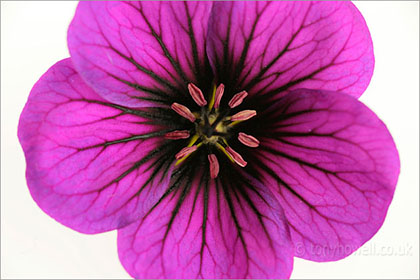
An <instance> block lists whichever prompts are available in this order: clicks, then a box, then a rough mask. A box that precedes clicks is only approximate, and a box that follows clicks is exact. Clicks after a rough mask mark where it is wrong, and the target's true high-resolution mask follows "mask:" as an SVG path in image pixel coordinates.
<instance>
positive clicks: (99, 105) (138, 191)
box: [18, 59, 170, 233]
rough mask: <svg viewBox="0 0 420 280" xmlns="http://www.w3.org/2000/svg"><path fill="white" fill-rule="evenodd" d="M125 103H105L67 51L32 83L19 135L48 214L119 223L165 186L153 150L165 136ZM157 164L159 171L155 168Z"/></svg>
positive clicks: (87, 228)
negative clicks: (67, 57)
mask: <svg viewBox="0 0 420 280" xmlns="http://www.w3.org/2000/svg"><path fill="white" fill-rule="evenodd" d="M134 112H135V111H133V110H130V109H128V108H125V107H122V106H117V105H113V104H110V103H107V102H106V101H104V100H103V99H102V98H100V97H99V96H98V95H97V94H96V93H94V92H93V90H92V89H90V88H89V87H88V86H87V85H86V84H85V83H84V82H83V81H82V79H81V78H80V76H79V75H78V74H77V73H76V72H75V70H74V69H73V65H72V62H71V60H70V59H65V60H62V61H61V62H58V63H57V64H56V65H54V66H53V67H51V69H50V70H48V71H47V73H45V74H44V75H43V76H42V77H41V79H40V80H39V81H38V82H37V83H36V84H35V86H34V88H33V89H32V91H31V94H30V96H29V100H28V102H27V104H26V106H25V109H24V110H23V112H22V115H21V117H20V123H19V132H18V134H19V140H20V143H21V145H22V147H23V150H24V152H25V157H26V163H27V170H26V178H27V182H28V186H29V189H30V191H31V194H32V197H33V198H34V200H35V201H36V203H37V204H38V205H39V206H40V207H41V208H42V210H44V211H45V212H46V213H47V214H48V215H50V216H51V217H53V218H54V219H56V220H57V221H59V222H60V223H62V224H64V225H66V226H68V227H71V228H73V229H75V230H78V231H80V232H84V233H96V232H102V231H107V230H111V229H115V228H119V227H122V226H125V225H127V224H128V223H130V222H131V221H133V220H134V219H138V218H139V217H141V216H142V215H143V214H144V213H145V212H146V211H148V210H149V209H150V207H151V206H152V205H153V204H154V203H155V202H156V201H157V199H159V198H160V196H161V195H162V192H164V190H165V189H166V187H167V184H168V177H169V176H164V175H163V174H164V173H165V172H164V170H165V169H167V168H169V167H168V166H169V165H170V162H168V163H167V164H165V165H164V166H161V168H158V167H156V165H158V161H157V160H156V158H158V156H156V157H152V158H149V159H148V160H147V157H146V156H147V155H149V154H150V152H151V151H152V150H154V149H156V148H157V147H158V146H159V144H160V140H159V139H161V138H163V137H158V138H156V137H155V138H153V137H151V135H150V134H151V133H152V135H153V133H154V132H155V131H156V130H157V129H158V128H157V127H156V126H154V125H150V124H147V123H146V120H145V119H144V118H143V117H140V116H138V115H136V114H135V113H134ZM154 172H156V173H154Z"/></svg>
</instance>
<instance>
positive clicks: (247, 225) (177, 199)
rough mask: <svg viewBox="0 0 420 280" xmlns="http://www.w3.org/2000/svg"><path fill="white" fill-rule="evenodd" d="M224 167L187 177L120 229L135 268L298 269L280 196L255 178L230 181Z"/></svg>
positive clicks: (236, 274) (172, 271)
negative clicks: (211, 174) (253, 180)
mask: <svg viewBox="0 0 420 280" xmlns="http://www.w3.org/2000/svg"><path fill="white" fill-rule="evenodd" d="M229 164H230V163H229ZM230 166H231V167H232V165H230ZM223 171H226V169H224V170H221V173H223ZM224 174H225V175H219V177H217V181H214V180H211V181H210V183H205V182H207V181H208V180H209V179H210V178H209V174H207V175H206V176H204V178H200V177H202V175H200V176H197V177H196V179H195V180H194V181H193V183H192V184H191V181H189V180H188V179H187V178H186V177H182V178H181V179H180V180H182V181H181V183H179V184H178V185H177V188H176V190H173V191H172V192H171V190H169V191H168V192H170V193H169V194H168V195H167V196H165V197H164V198H163V199H162V201H160V203H159V204H158V205H157V206H156V207H155V208H154V209H153V210H152V212H151V213H149V214H148V215H147V216H146V217H145V218H144V219H143V220H140V221H138V222H137V223H133V224H131V225H129V226H128V227H126V228H123V229H120V230H119V231H118V250H119V256H120V260H121V262H122V264H123V266H124V267H125V269H126V270H127V271H128V273H129V274H130V275H131V276H133V277H135V278H137V279H138V278H148V279H154V278H173V279H178V278H181V279H182V278H238V279H242V278H288V277H289V276H290V273H291V270H292V265H293V246H292V245H291V242H290V236H289V230H288V228H287V226H286V224H285V221H284V217H283V214H282V213H283V212H282V210H281V208H280V207H279V205H278V202H277V201H276V200H275V199H274V197H272V195H271V194H268V193H267V192H266V191H263V190H262V189H260V188H257V187H255V186H254V185H250V184H249V182H248V183H243V184H242V182H239V183H238V181H236V182H233V181H229V182H228V183H227V182H226V180H225V179H223V176H227V175H228V174H229V173H226V172H225V173H224ZM187 177H188V176H187ZM221 177H222V179H221V180H219V179H220V178H221ZM221 181H224V183H223V184H221V183H220V182H221ZM215 182H216V183H215Z"/></svg>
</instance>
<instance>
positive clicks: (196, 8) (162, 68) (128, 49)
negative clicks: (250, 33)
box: [68, 1, 212, 107]
mask: <svg viewBox="0 0 420 280" xmlns="http://www.w3.org/2000/svg"><path fill="white" fill-rule="evenodd" d="M211 7H212V3H211V2H158V1H157V2H140V1H138V2H106V3H100V2H94V1H93V2H81V3H80V4H79V6H78V8H77V11H76V15H75V17H74V19H73V22H72V24H71V25H70V28H69V32H68V44H69V49H70V53H71V56H72V59H73V62H74V64H75V67H76V69H77V71H78V72H79V73H80V75H81V76H82V77H83V79H84V80H85V81H86V82H87V83H88V84H89V85H91V86H92V87H93V88H94V89H95V90H96V91H97V92H98V93H99V94H100V95H101V96H102V97H104V98H105V99H107V100H109V101H111V102H113V103H117V104H120V105H127V106H132V107H144V106H147V105H150V102H148V101H151V102H153V103H155V102H159V103H168V100H167V99H168V96H170V95H174V94H179V95H182V94H188V90H187V84H188V83H189V82H193V83H195V84H196V85H197V86H201V85H202V84H203V81H207V79H208V76H209V75H208V73H209V71H210V72H211V70H210V68H209V67H208V62H207V63H206V59H207V58H206V54H205V35H206V33H207V22H208V17H209V14H210V10H211Z"/></svg>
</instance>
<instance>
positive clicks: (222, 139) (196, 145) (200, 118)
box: [165, 83, 259, 178]
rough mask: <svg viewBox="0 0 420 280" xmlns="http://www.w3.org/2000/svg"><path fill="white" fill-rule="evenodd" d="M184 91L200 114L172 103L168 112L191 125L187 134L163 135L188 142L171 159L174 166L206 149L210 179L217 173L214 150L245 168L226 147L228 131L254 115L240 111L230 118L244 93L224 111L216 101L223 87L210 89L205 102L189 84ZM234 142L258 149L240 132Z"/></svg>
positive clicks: (179, 132) (233, 99) (251, 139)
mask: <svg viewBox="0 0 420 280" xmlns="http://www.w3.org/2000/svg"><path fill="white" fill-rule="evenodd" d="M188 91H189V93H190V95H191V97H192V98H193V99H194V101H195V103H197V105H198V106H200V111H199V112H192V111H191V110H190V109H189V108H188V107H186V106H184V105H181V104H179V103H173V104H172V106H171V108H172V109H173V110H174V111H175V112H176V113H178V114H179V115H180V116H182V117H184V118H186V119H188V120H189V121H190V122H191V123H193V124H194V126H193V128H192V129H191V130H175V131H172V132H169V133H167V134H166V135H165V138H167V139H173V140H177V139H190V141H189V143H188V145H187V146H186V147H184V148H183V149H181V150H180V151H179V152H178V153H177V154H176V155H175V158H176V159H177V160H178V161H177V162H176V165H178V164H181V163H182V162H183V161H184V160H185V159H187V158H188V156H190V155H191V154H192V153H194V152H195V151H196V150H197V149H201V148H205V147H207V148H206V150H207V151H209V152H208V160H209V168H210V177H211V178H216V177H217V175H218V173H219V161H218V159H217V157H216V155H215V154H214V153H213V152H212V151H213V149H214V148H216V149H218V150H219V151H221V152H222V153H223V154H224V155H226V156H227V157H228V158H229V159H230V160H231V161H232V162H233V163H236V164H238V165H239V166H241V167H245V166H246V165H247V162H246V161H245V160H244V159H243V158H242V156H241V155H240V154H239V153H238V152H236V151H235V150H233V149H232V148H231V147H230V146H229V143H228V140H229V139H230V138H231V137H234V136H235V135H233V133H232V131H233V130H232V128H233V127H234V126H235V125H237V124H238V123H241V122H243V121H246V120H249V119H250V118H252V117H254V116H256V115H257V112H256V111H255V110H243V111H239V112H238V113H236V114H233V115H230V110H231V109H233V108H235V107H237V106H239V105H240V104H241V103H242V101H243V100H244V99H245V97H246V96H247V95H248V93H247V92H246V91H241V92H239V93H237V94H235V95H234V96H233V97H232V99H231V100H230V101H229V103H228V108H226V109H222V108H220V101H221V99H222V96H223V93H224V85H223V84H220V85H219V86H218V87H217V88H216V87H214V89H213V93H212V95H211V99H210V101H209V102H207V100H206V99H205V98H204V95H203V93H202V91H201V90H200V89H199V88H198V87H197V86H195V85H194V84H192V83H190V84H189V85H188ZM237 138H238V140H239V141H240V142H241V143H242V144H244V145H246V146H248V147H252V148H256V147H258V146H259V141H258V140H257V139H256V138H255V137H253V136H251V135H247V134H245V133H243V132H239V133H238V135H237Z"/></svg>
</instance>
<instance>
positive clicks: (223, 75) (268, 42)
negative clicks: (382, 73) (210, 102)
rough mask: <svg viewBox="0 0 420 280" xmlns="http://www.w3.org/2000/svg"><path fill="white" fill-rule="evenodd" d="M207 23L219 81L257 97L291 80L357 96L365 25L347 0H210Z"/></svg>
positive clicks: (363, 72) (368, 46)
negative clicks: (238, 0)
mask: <svg viewBox="0 0 420 280" xmlns="http://www.w3.org/2000/svg"><path fill="white" fill-rule="evenodd" d="M220 18H223V19H224V20H220ZM209 26H210V27H209V35H208V38H209V39H208V40H209V44H208V45H207V49H208V51H209V58H210V62H211V63H212V67H213V69H214V70H215V73H216V74H217V76H218V79H219V80H220V81H219V82H223V83H225V84H227V85H231V86H232V87H234V88H235V89H244V90H246V91H248V92H249V93H250V94H251V95H258V96H259V98H264V99H267V98H271V97H273V96H276V97H277V98H278V97H279V96H282V95H284V94H286V93H287V91H288V90H291V89H296V88H314V89H325V90H334V91H343V92H346V93H348V94H351V95H353V96H356V97H358V96H360V95H361V94H362V93H363V91H364V90H365V88H366V87H367V85H368V83H369V81H370V77H371V76H372V72H373V63H374V60H373V51H372V43H371V40H370V36H369V32H368V31H367V27H366V24H365V22H364V19H363V17H362V16H361V15H360V14H359V12H358V11H357V9H356V8H355V7H354V6H353V4H351V2H345V1H344V2H310V1H303V2H299V1H296V2H295V1H289V2H288V1H284V2H282V1H278V2H275V1H273V2H241V3H236V2H230V3H228V4H226V3H223V4H222V3H216V4H215V7H214V13H213V14H212V17H211V18H210V25H209ZM250 102H251V101H250Z"/></svg>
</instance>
